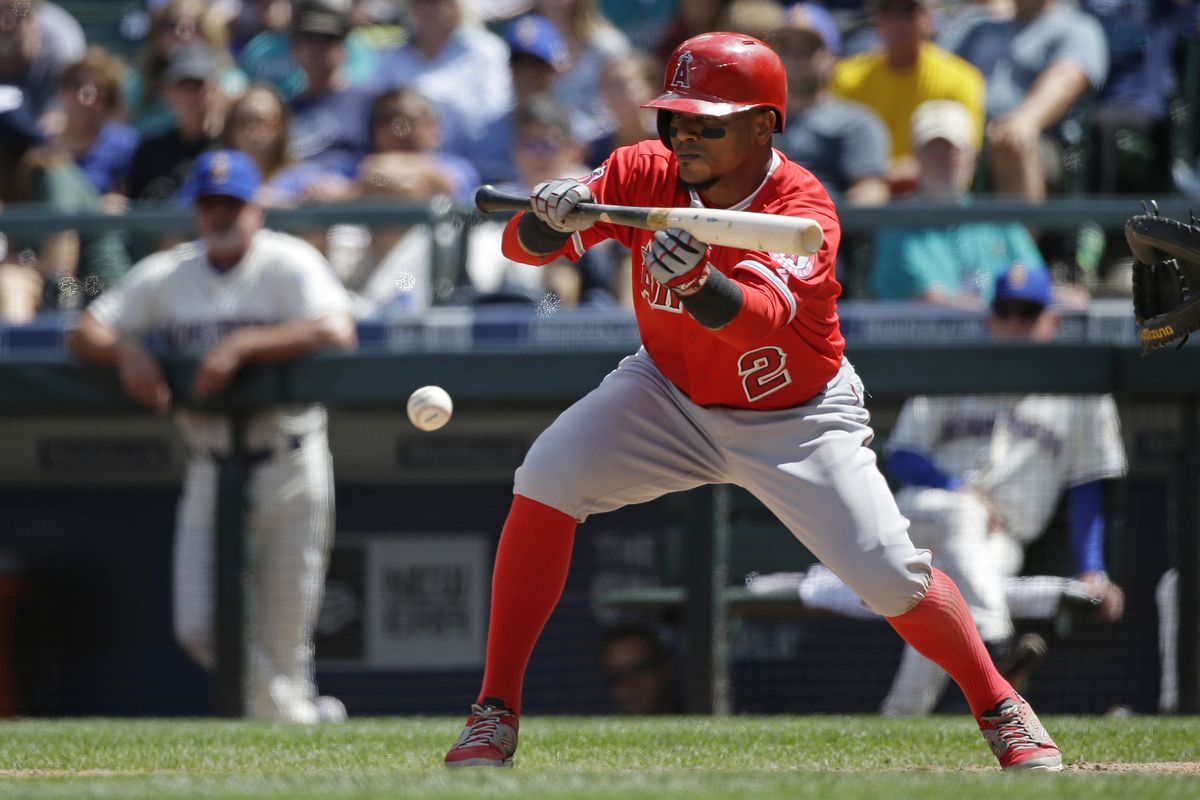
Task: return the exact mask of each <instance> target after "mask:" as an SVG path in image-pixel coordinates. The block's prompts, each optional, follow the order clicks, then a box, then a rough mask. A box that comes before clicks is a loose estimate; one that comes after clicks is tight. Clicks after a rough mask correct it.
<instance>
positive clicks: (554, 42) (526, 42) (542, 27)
mask: <svg viewBox="0 0 1200 800" xmlns="http://www.w3.org/2000/svg"><path fill="white" fill-rule="evenodd" d="M504 41H506V42H508V49H509V51H510V52H511V53H512V55H517V54H520V53H525V54H528V55H531V56H533V57H534V58H537V59H540V60H542V61H545V62H546V63H547V64H549V65H550V66H552V67H554V68H555V69H556V70H558V71H559V72H562V71H563V70H564V69H566V67H567V58H568V54H567V43H566V41H565V40H564V39H563V37H562V34H561V33H559V32H558V28H556V27H554V23H553V22H551V21H550V20H548V19H546V18H545V17H543V16H542V15H541V14H526V15H525V16H523V17H519V18H518V19H515V20H513V21H512V22H510V23H509V24H508V26H507V27H505V29H504Z"/></svg>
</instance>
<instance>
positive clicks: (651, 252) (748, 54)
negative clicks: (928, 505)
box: [445, 33, 1062, 770]
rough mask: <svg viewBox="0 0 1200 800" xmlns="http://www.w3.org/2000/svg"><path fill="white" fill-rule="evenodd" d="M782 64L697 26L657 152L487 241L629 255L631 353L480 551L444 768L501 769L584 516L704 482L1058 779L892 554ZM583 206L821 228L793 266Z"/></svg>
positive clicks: (941, 594)
mask: <svg viewBox="0 0 1200 800" xmlns="http://www.w3.org/2000/svg"><path fill="white" fill-rule="evenodd" d="M786 102H787V87H786V80H785V77H784V70H783V65H782V64H781V63H780V60H779V57H778V56H776V55H775V53H774V51H772V50H771V48H770V47H768V46H767V45H765V44H764V43H762V42H760V41H758V40H757V39H754V38H751V37H749V36H745V35H742V34H737V33H706V34H701V35H699V36H696V37H693V38H691V39H688V40H687V41H685V42H683V43H682V44H680V45H679V46H678V47H677V48H676V50H675V52H674V53H673V54H672V56H671V59H670V61H669V63H668V65H667V69H666V73H665V79H664V86H663V93H662V94H661V95H659V96H658V97H657V98H655V99H654V100H652V101H651V102H649V103H647V104H646V105H647V107H648V108H653V109H656V110H657V112H658V132H659V141H647V142H642V143H641V144H637V145H633V146H631V147H623V148H619V149H617V150H616V151H615V152H614V153H613V154H612V155H611V156H610V157H609V158H608V160H607V161H605V162H604V164H602V165H601V166H600V167H598V168H597V169H596V170H594V171H593V172H592V173H591V174H590V175H588V176H586V177H584V178H583V179H582V180H570V179H556V180H552V181H548V182H544V183H541V184H538V185H537V186H535V187H534V188H533V191H532V193H531V201H532V207H533V210H532V212H530V213H522V214H518V215H517V216H516V217H514V218H513V219H512V220H511V221H510V223H509V224H508V226H507V228H506V230H505V236H504V242H503V250H504V253H505V255H506V256H508V257H509V258H512V259H514V260H518V261H524V262H526V263H532V264H544V263H547V262H549V261H552V260H553V259H555V258H557V257H560V256H567V257H568V258H572V259H577V258H579V257H580V255H581V254H582V253H583V252H584V251H585V250H586V249H587V248H588V247H591V246H592V245H594V244H597V243H598V242H600V241H602V240H605V239H610V238H611V239H616V240H617V241H619V242H620V243H621V244H623V245H625V246H626V247H628V248H629V249H630V250H631V251H632V252H633V253H634V254H635V255H634V259H633V262H634V263H633V272H632V276H633V282H634V286H633V289H634V292H633V294H634V301H635V309H636V315H637V320H638V327H639V330H640V332H641V338H642V347H641V348H640V349H639V350H638V351H637V353H635V354H633V355H631V356H629V357H627V358H626V359H624V360H623V361H622V362H621V364H620V365H619V366H618V367H617V369H616V370H614V371H613V372H612V373H610V374H609V375H608V376H607V377H606V378H605V379H604V380H603V381H602V382H601V384H600V385H599V386H598V387H597V388H596V389H594V390H593V391H592V392H591V393H589V394H588V395H587V396H586V397H584V398H583V399H582V400H580V401H579V402H577V403H576V404H575V405H573V406H572V407H571V408H569V409H568V410H567V411H565V412H564V413H563V414H562V415H561V416H560V417H559V418H558V419H557V420H555V422H554V423H552V424H551V425H550V427H548V428H547V429H546V430H545V431H544V432H543V433H542V435H541V436H539V437H538V439H537V441H536V442H534V444H533V446H532V447H531V448H530V450H529V453H528V454H527V455H526V457H525V461H524V463H523V464H522V465H521V467H520V468H519V469H518V470H517V473H516V477H515V485H514V494H515V497H514V500H513V505H512V509H511V511H510V512H509V516H508V519H507V521H506V522H505V525H504V530H503V533H502V535H501V538H500V544H499V547H498V550H497V553H496V565H495V572H494V575H493V579H492V608H491V619H490V629H489V633H488V644H487V661H486V666H485V670H484V676H483V686H482V689H481V691H480V693H479V696H478V698H477V702H476V703H475V704H474V705H473V706H472V708H471V714H470V716H469V717H468V719H467V723H466V727H465V729H464V730H463V732H462V735H461V736H460V737H459V739H458V741H457V742H455V744H454V746H453V747H452V748H451V749H450V751H449V753H448V754H447V755H446V759H445V762H446V764H447V766H505V765H508V764H511V763H512V756H513V753H514V752H515V750H516V747H517V733H518V719H519V715H520V712H521V685H522V680H523V676H524V672H525V667H526V664H527V662H528V660H529V657H530V653H531V652H532V650H533V646H534V644H535V642H536V641H537V638H538V636H539V635H540V633H541V630H542V627H543V625H544V624H545V622H546V620H547V619H548V618H549V615H550V613H551V612H552V610H553V608H554V606H555V604H556V603H557V601H558V598H559V595H560V594H561V592H562V588H563V584H564V582H565V580H566V576H567V568H568V563H569V561H570V555H571V548H572V541H573V537H574V532H575V527H576V525H577V523H579V522H582V521H583V520H585V519H586V518H587V517H588V516H589V515H590V514H593V513H598V512H603V511H610V510H613V509H617V508H620V507H622V506H625V505H628V504H630V503H640V502H644V501H647V500H652V499H654V498H656V497H659V496H661V495H663V494H666V493H668V492H675V491H681V490H685V489H691V488H693V487H696V486H700V485H703V484H709V483H734V484H737V485H739V486H743V487H745V488H746V489H748V490H749V491H751V492H752V493H753V494H754V495H755V496H756V497H758V498H759V500H761V501H762V502H763V503H764V504H765V505H766V506H767V507H768V508H769V509H771V511H772V512H774V513H775V515H776V516H777V517H778V518H779V519H780V520H781V521H782V522H783V523H784V524H785V525H786V526H787V527H788V529H789V530H791V531H792V533H793V534H794V535H795V536H796V538H798V539H799V540H800V541H802V542H803V543H804V544H805V545H806V546H807V547H808V549H809V550H811V551H812V552H813V553H814V554H816V555H817V557H818V558H819V559H820V560H821V561H823V562H824V563H825V564H826V565H828V566H829V567H830V568H831V569H832V570H834V571H835V572H836V573H838V574H839V575H840V576H841V577H842V578H843V579H844V580H845V581H846V583H847V584H848V585H849V586H851V587H852V588H853V589H854V590H855V591H856V592H858V593H859V594H860V596H862V597H863V598H864V599H865V601H866V602H867V604H868V605H869V606H870V607H871V608H872V609H873V610H874V611H875V612H876V613H878V614H881V615H883V616H884V617H886V618H887V619H888V621H889V622H891V624H892V625H893V626H894V627H895V629H896V630H897V631H898V632H899V633H900V635H901V636H903V637H904V638H905V639H906V640H907V641H909V642H910V643H912V644H913V645H914V646H915V647H916V648H917V649H918V650H919V651H920V652H922V653H924V654H925V655H927V656H928V657H929V658H931V659H933V660H934V661H935V662H936V663H938V664H939V665H941V666H942V667H943V668H944V669H945V670H946V671H947V672H949V673H950V674H951V675H952V676H953V677H954V678H955V680H957V681H958V683H959V685H960V686H961V687H962V688H963V691H964V692H965V693H966V696H967V699H968V701H969V702H970V705H971V709H972V711H973V713H974V715H975V717H976V719H977V720H978V723H979V726H980V728H981V730H982V731H983V733H984V736H985V738H986V739H987V740H988V742H989V744H990V745H991V747H992V750H993V752H994V753H995V754H996V757H997V758H998V759H999V761H1000V764H1001V766H1002V767H1003V768H1005V769H1042V770H1058V769H1061V768H1062V755H1061V753H1060V752H1059V750H1058V748H1057V747H1056V746H1055V744H1054V743H1053V742H1052V741H1051V739H1050V737H1049V735H1047V733H1046V731H1045V729H1044V728H1043V727H1042V725H1041V724H1040V723H1039V722H1038V720H1037V717H1036V716H1035V715H1034V713H1033V710H1032V709H1031V708H1030V706H1029V704H1028V703H1026V702H1025V701H1024V700H1023V699H1022V698H1021V697H1020V696H1019V695H1018V694H1017V693H1016V692H1015V691H1014V690H1013V689H1012V687H1011V686H1010V685H1009V684H1008V683H1007V682H1006V681H1005V680H1004V679H1003V678H1002V677H1001V676H1000V674H999V673H998V672H997V671H996V669H995V667H994V666H993V665H992V661H991V659H990V658H989V657H988V653H987V650H986V649H985V648H984V645H983V642H982V641H981V640H980V638H979V634H978V632H977V631H976V630H975V625H974V623H973V622H972V621H971V614H970V610H969V609H968V608H967V605H966V603H965V602H964V601H963V598H962V595H961V594H960V593H959V591H958V589H957V588H956V587H955V585H954V582H953V581H952V580H951V579H950V578H948V577H947V576H946V575H945V574H944V573H942V572H940V571H938V570H936V569H933V568H932V567H931V563H930V554H929V552H928V551H926V550H918V549H916V548H915V547H914V546H913V544H912V542H910V541H909V538H908V533H907V527H908V522H907V520H905V519H904V517H903V516H901V514H900V511H899V510H898V509H897V507H896V502H895V500H894V498H893V497H892V495H891V493H890V491H889V490H888V487H887V484H886V482H885V481H884V479H883V476H882V475H881V474H880V472H879V469H878V467H877V466H876V463H875V456H874V454H873V453H872V451H871V450H870V448H869V447H868V446H867V445H868V443H869V442H870V440H871V438H872V435H873V434H872V431H871V428H870V425H869V415H868V413H867V410H866V408H865V407H864V405H863V395H864V391H863V386H862V383H861V381H860V380H859V378H858V376H857V375H856V374H855V371H854V368H853V367H852V366H851V365H850V363H849V362H848V361H847V360H846V359H845V358H844V357H843V355H842V350H843V346H844V341H843V339H842V335H841V333H840V331H839V327H838V317H837V309H836V299H837V296H838V293H839V291H840V289H841V287H840V286H839V285H838V283H837V281H836V279H835V278H834V263H835V260H836V257H837V247H838V242H839V239H840V237H841V230H840V226H839V223H838V218H837V212H836V211H835V209H834V207H833V203H832V202H831V201H830V199H829V196H828V194H827V193H826V192H825V190H824V189H823V188H822V187H821V185H820V183H819V182H818V181H817V180H816V179H815V178H814V177H813V176H812V175H811V174H810V173H809V172H807V171H806V170H804V169H803V168H801V167H799V166H797V165H795V164H792V163H791V162H789V161H788V160H787V159H786V158H785V157H784V156H783V155H781V154H780V153H779V152H778V151H777V150H775V149H774V148H772V146H771V141H772V135H773V134H774V133H775V132H777V131H780V130H782V129H783V126H784V109H785V106H786ZM592 200H596V201H599V202H602V203H615V204H624V205H640V206H689V205H690V206H695V207H714V208H733V209H742V210H746V211H754V212H760V213H770V214H789V215H796V216H803V217H811V218H813V219H816V220H819V221H820V223H821V225H822V228H823V230H824V234H825V244H824V246H823V247H822V249H821V250H820V252H818V253H817V254H816V255H814V256H812V257H811V258H802V257H796V256H792V255H788V254H783V253H769V252H763V251H752V250H740V249H736V248H731V247H710V246H708V245H707V244H705V243H704V242H701V241H697V240H696V239H695V238H694V237H692V236H691V235H689V234H688V233H686V232H684V231H682V230H679V229H668V230H664V231H658V232H656V233H651V232H648V231H642V230H634V229H630V228H624V227H620V226H616V225H612V224H608V223H596V224H594V225H591V226H590V227H589V226H587V225H586V223H583V224H579V225H578V226H576V224H575V223H571V222H568V221H567V220H568V216H569V214H570V212H571V210H572V209H574V208H575V207H576V206H577V205H578V204H580V203H582V202H587V201H592Z"/></svg>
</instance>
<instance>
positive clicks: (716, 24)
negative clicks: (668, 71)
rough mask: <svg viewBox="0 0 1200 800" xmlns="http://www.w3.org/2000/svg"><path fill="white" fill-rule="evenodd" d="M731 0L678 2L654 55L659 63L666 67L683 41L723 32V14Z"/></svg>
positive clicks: (687, 0)
mask: <svg viewBox="0 0 1200 800" xmlns="http://www.w3.org/2000/svg"><path fill="white" fill-rule="evenodd" d="M728 5H729V0H678V2H677V4H676V6H675V14H674V16H673V18H672V19H671V21H670V22H669V23H668V24H667V28H666V30H665V31H664V32H663V35H662V38H661V39H659V42H658V50H657V51H655V53H654V55H655V56H656V57H657V58H658V62H659V64H660V65H661V66H662V67H665V66H666V64H667V62H668V61H670V60H671V53H673V52H675V48H676V47H678V46H679V45H680V44H681V43H682V42H683V41H685V40H687V39H690V38H692V37H693V36H696V35H697V34H701V33H708V32H710V31H719V30H722V27H721V25H720V20H721V14H722V12H724V11H725V7H726V6H728ZM660 71H661V70H660Z"/></svg>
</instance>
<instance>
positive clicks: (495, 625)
mask: <svg viewBox="0 0 1200 800" xmlns="http://www.w3.org/2000/svg"><path fill="white" fill-rule="evenodd" d="M575 524H576V523H575V519H574V518H573V517H570V516H568V515H567V514H564V513H563V512H561V511H559V510H557V509H554V508H551V507H550V506H547V505H543V504H542V503H539V502H537V501H535V500H530V499H529V498H528V497H522V496H521V495H516V496H515V497H513V504H512V508H511V509H510V510H509V512H508V519H507V520H506V521H505V523H504V530H503V531H502V532H501V534H500V546H499V547H498V548H497V549H496V567H495V569H494V570H493V572H492V613H491V620H490V621H489V623H488V643H487V665H486V666H485V667H484V670H483V689H482V690H481V691H480V692H479V700H480V701H482V700H483V699H484V698H485V697H492V698H498V699H501V700H503V701H504V702H505V703H507V704H508V707H509V709H511V710H512V711H515V712H520V710H521V683H522V681H523V680H524V678H525V666H526V665H527V664H528V663H529V656H530V655H531V654H532V653H533V646H534V645H535V644H536V643H537V640H538V636H540V635H541V633H542V628H543V627H544V626H545V624H546V620H548V619H549V618H550V612H552V611H553V610H554V607H555V606H556V605H557V604H558V598H559V597H560V596H562V590H563V585H564V584H566V582H567V569H568V567H569V566H570V564H571V546H572V544H573V543H574V541H575Z"/></svg>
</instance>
